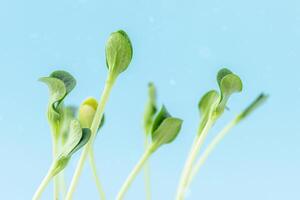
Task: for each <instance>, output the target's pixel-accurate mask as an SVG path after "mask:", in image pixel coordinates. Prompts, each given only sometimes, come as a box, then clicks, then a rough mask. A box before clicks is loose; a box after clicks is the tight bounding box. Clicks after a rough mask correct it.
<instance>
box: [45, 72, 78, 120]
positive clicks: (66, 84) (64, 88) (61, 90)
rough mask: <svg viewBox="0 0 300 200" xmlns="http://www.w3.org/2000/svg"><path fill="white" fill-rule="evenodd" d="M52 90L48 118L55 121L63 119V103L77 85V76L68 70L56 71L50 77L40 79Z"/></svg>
mask: <svg viewBox="0 0 300 200" xmlns="http://www.w3.org/2000/svg"><path fill="white" fill-rule="evenodd" d="M39 80H40V81H41V82H44V83H46V84H47V85H48V87H49V91H50V98H49V108H48V118H49V120H50V121H51V122H53V123H58V121H59V120H60V119H61V110H60V108H61V103H62V101H63V100H64V98H65V97H66V96H67V95H68V94H69V93H70V92H71V91H72V90H73V88H74V87H75V85H76V80H75V78H74V77H73V76H72V75H71V74H69V73H68V72H66V71H54V72H53V73H52V74H51V75H50V76H49V77H42V78H40V79H39Z"/></svg>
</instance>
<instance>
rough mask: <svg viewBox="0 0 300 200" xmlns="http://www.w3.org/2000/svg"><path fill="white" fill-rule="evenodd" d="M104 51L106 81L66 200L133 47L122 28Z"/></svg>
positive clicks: (74, 185)
mask: <svg viewBox="0 0 300 200" xmlns="http://www.w3.org/2000/svg"><path fill="white" fill-rule="evenodd" d="M105 53H106V65H107V68H108V75H107V79H106V83H105V86H104V90H103V92H102V95H101V98H100V100H99V102H98V106H97V110H96V113H95V116H94V119H93V122H92V124H91V132H92V133H91V139H90V141H89V142H88V144H87V146H86V147H85V148H84V150H83V152H82V154H81V157H80V160H79V161H78V164H77V167H76V170H75V173H74V175H73V178H72V181H71V184H70V187H69V190H68V193H67V195H66V200H71V199H72V196H73V193H74V191H75V189H76V186H77V183H78V181H79V177H80V175H81V173H82V170H83V166H84V163H85V160H86V158H87V156H88V154H89V152H90V150H91V149H92V145H93V143H94V140H95V137H96V134H97V131H98V128H99V126H100V124H101V121H102V117H103V113H104V108H105V105H106V103H107V101H108V98H109V95H110V92H111V90H112V87H113V85H114V83H115V81H116V79H117V77H118V76H119V75H120V74H121V73H122V72H124V71H125V70H126V69H127V68H128V66H129V64H130V62H131V59H132V55H133V48H132V45H131V42H130V39H129V37H128V35H127V34H126V33H125V32H124V31H122V30H119V31H117V32H114V33H112V34H111V35H110V37H109V38H108V40H107V43H106V47H105Z"/></svg>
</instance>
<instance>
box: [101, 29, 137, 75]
mask: <svg viewBox="0 0 300 200" xmlns="http://www.w3.org/2000/svg"><path fill="white" fill-rule="evenodd" d="M105 53H106V65H107V68H108V70H109V72H110V74H111V75H112V76H113V77H117V76H118V75H119V74H120V73H122V72H123V71H125V70H126V69H127V67H128V66H129V64H130V62H131V59H132V54H133V50H132V45H131V42H130V39H129V37H128V35H127V34H126V33H125V32H124V31H122V30H119V31H117V32H114V33H112V34H111V35H110V37H109V38H108V40H107V43H106V48H105Z"/></svg>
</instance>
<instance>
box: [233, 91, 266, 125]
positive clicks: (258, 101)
mask: <svg viewBox="0 0 300 200" xmlns="http://www.w3.org/2000/svg"><path fill="white" fill-rule="evenodd" d="M268 97H269V96H268V95H266V94H264V93H261V94H260V95H259V96H258V97H257V98H256V99H255V100H254V101H253V102H252V103H251V104H250V105H249V106H248V107H247V108H246V109H245V110H244V111H243V112H242V113H241V114H240V115H239V117H238V120H239V121H240V120H243V119H244V118H246V117H247V116H249V115H250V114H251V113H252V112H253V111H254V110H256V109H257V108H258V107H259V106H261V105H262V104H263V103H264V102H265V101H266V100H267V99H268Z"/></svg>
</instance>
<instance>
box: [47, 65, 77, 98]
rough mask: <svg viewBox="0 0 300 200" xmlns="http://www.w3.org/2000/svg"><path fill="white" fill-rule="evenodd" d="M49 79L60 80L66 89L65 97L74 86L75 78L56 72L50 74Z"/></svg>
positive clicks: (63, 72)
mask: <svg viewBox="0 0 300 200" xmlns="http://www.w3.org/2000/svg"><path fill="white" fill-rule="evenodd" d="M50 77H53V78H57V79H59V80H61V81H62V82H63V83H64V85H65V87H66V95H67V94H69V93H70V92H71V91H72V90H73V89H74V88H75V86H76V80H75V78H74V77H73V76H72V75H71V74H70V73H69V72H66V71H62V70H58V71H54V72H52V73H51V74H50Z"/></svg>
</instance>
